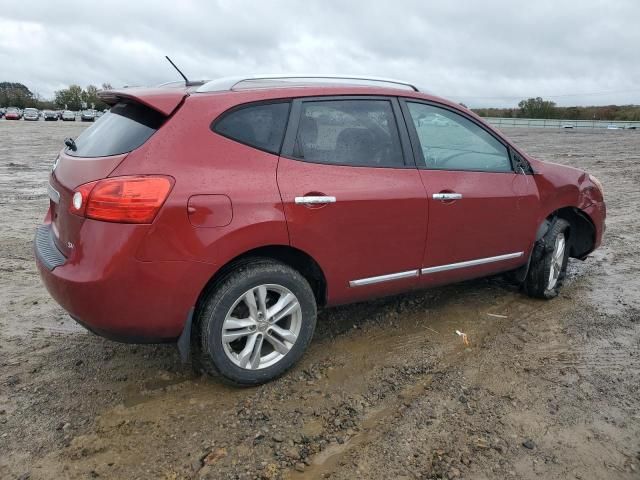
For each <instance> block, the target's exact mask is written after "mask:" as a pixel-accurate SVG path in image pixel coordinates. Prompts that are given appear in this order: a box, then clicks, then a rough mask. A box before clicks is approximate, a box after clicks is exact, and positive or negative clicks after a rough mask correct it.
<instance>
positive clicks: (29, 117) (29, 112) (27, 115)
mask: <svg viewBox="0 0 640 480" xmlns="http://www.w3.org/2000/svg"><path fill="white" fill-rule="evenodd" d="M22 118H24V120H26V121H30V122H37V121H38V120H40V111H39V110H38V109H37V108H25V109H24V112H23V114H22Z"/></svg>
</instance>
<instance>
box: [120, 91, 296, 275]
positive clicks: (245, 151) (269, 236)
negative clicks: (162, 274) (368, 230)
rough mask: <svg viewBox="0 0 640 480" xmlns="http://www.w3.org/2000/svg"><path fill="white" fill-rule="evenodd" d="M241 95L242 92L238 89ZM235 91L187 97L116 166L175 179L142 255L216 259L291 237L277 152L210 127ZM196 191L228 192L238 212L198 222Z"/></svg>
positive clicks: (164, 258)
mask: <svg viewBox="0 0 640 480" xmlns="http://www.w3.org/2000/svg"><path fill="white" fill-rule="evenodd" d="M239 95H242V94H239ZM237 103H238V99H237V98H236V97H235V96H234V95H231V96H230V95H203V96H197V95H196V96H191V97H188V98H187V99H186V100H185V102H184V104H183V105H182V107H181V108H180V109H179V110H178V111H177V112H175V113H174V115H173V116H172V117H171V119H170V120H169V121H168V122H167V123H166V124H165V125H164V126H163V127H162V128H161V129H160V130H159V131H158V132H157V133H156V134H154V135H153V136H152V137H151V139H150V140H149V141H148V142H147V143H146V144H145V145H144V146H143V147H141V148H140V149H138V150H136V151H135V152H132V153H131V154H129V157H128V158H127V160H126V161H125V162H123V163H122V164H120V166H119V167H118V168H117V169H116V170H115V171H114V172H113V173H112V176H117V175H133V174H163V175H171V176H172V177H173V178H174V179H175V186H174V188H173V190H172V192H171V194H170V196H169V198H168V199H167V202H166V203H165V205H164V206H163V208H162V210H161V211H160V213H159V214H158V217H157V218H156V219H155V221H154V223H153V225H152V226H151V227H150V229H149V232H148V234H147V235H146V237H145V238H144V239H143V241H142V242H141V245H140V247H139V249H138V251H137V254H136V256H137V258H138V259H140V260H143V261H181V260H190V261H198V262H206V263H209V264H212V274H213V273H214V272H215V270H217V268H219V267H220V266H221V265H223V264H224V263H226V262H227V261H229V260H230V259H232V258H234V257H236V256H238V255H240V254H242V253H244V252H246V251H247V250H251V249H253V248H257V247H260V246H264V245H288V244H289V237H288V232H287V226H286V221H285V217H284V212H283V208H282V201H281V199H280V194H279V191H278V187H277V183H276V171H277V164H278V156H277V155H272V154H269V153H265V152H262V151H259V150H256V149H254V148H250V147H247V146H245V145H242V144H239V143H237V142H235V141H232V140H229V139H227V138H225V137H222V136H220V135H218V134H216V133H214V132H212V131H211V129H210V125H211V122H212V120H214V119H215V118H216V117H217V116H219V115H220V114H221V113H222V112H224V111H225V110H227V109H228V108H230V107H232V106H234V105H236V104H237ZM193 195H226V196H227V197H228V198H229V199H230V201H231V209H232V220H231V222H230V223H229V224H228V225H225V226H219V227H198V226H194V225H193V224H192V223H191V222H190V221H189V217H188V212H187V206H188V202H189V198H190V197H192V196H193Z"/></svg>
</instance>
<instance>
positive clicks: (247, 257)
mask: <svg viewBox="0 0 640 480" xmlns="http://www.w3.org/2000/svg"><path fill="white" fill-rule="evenodd" d="M256 258H269V259H273V260H277V261H279V262H282V263H284V264H286V265H288V266H290V267H291V268H293V269H295V270H297V271H298V272H300V274H301V275H302V276H303V277H304V278H306V280H307V281H308V282H309V285H310V286H311V289H312V290H313V294H314V296H315V298H316V303H317V304H318V305H319V306H324V305H325V304H326V300H327V281H326V279H325V276H324V273H323V272H322V269H321V268H320V266H319V265H318V263H317V262H316V261H315V260H314V259H313V258H312V257H311V256H310V255H308V254H307V253H305V252H303V251H302V250H298V249H297V248H294V247H290V246H288V245H269V246H265V247H259V248H255V249H253V250H249V251H247V252H245V253H243V254H241V255H238V256H237V257H235V258H234V259H232V260H230V261H229V262H227V263H226V264H225V265H223V266H222V267H221V268H220V269H218V271H217V272H216V273H215V275H213V277H211V279H210V280H209V281H208V282H207V284H206V285H205V287H204V288H203V289H202V292H201V293H200V296H199V297H198V302H197V304H196V310H197V309H198V307H199V306H200V304H201V302H202V300H203V299H204V297H205V296H206V295H207V293H208V292H209V291H210V290H211V289H212V288H214V287H215V284H216V282H217V281H218V280H219V279H220V278H222V277H224V276H225V275H226V274H227V273H229V272H230V271H231V270H233V269H234V268H236V267H237V266H238V265H240V264H242V263H246V262H248V261H251V260H252V259H256Z"/></svg>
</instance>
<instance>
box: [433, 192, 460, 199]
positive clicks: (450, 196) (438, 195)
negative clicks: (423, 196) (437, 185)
mask: <svg viewBox="0 0 640 480" xmlns="http://www.w3.org/2000/svg"><path fill="white" fill-rule="evenodd" d="M461 198H462V194H461V193H434V194H433V199H434V200H460V199H461Z"/></svg>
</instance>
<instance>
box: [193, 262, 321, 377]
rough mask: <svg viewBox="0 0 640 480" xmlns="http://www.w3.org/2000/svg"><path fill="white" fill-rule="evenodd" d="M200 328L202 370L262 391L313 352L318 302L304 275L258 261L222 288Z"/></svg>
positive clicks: (210, 299)
mask: <svg viewBox="0 0 640 480" xmlns="http://www.w3.org/2000/svg"><path fill="white" fill-rule="evenodd" d="M196 322H198V325H197V328H198V331H199V332H200V333H199V338H196V341H197V342H198V348H196V349H195V352H194V353H195V354H196V355H197V356H198V359H197V360H198V361H197V364H198V366H200V367H201V368H202V369H203V370H204V371H205V372H206V373H208V374H210V375H214V376H220V377H222V379H223V380H225V381H227V382H228V383H232V384H234V385H238V386H250V385H259V384H261V383H265V382H268V381H270V380H273V379H275V378H277V377H279V376H280V375H282V374H283V373H284V372H286V371H287V370H288V369H289V368H291V367H292V366H293V365H294V364H295V363H296V362H297V361H298V360H299V359H300V357H301V356H302V354H303V353H304V351H305V350H306V349H307V346H308V345H309V343H310V341H311V338H312V337H313V332H314V330H315V326H316V302H315V297H314V295H313V291H312V289H311V287H310V286H309V283H308V282H307V280H306V279H305V278H304V277H303V276H302V275H301V274H300V273H299V272H298V271H296V270H294V269H292V268H291V267H289V266H287V265H285V264H282V263H279V262H276V261H273V260H269V259H255V260H251V261H248V262H244V263H241V264H239V265H238V266H237V267H236V268H235V269H233V270H231V271H230V272H229V273H227V274H226V275H225V276H224V277H223V278H221V279H220V281H219V282H217V284H216V285H215V287H214V288H213V289H212V290H210V291H209V293H208V294H207V296H206V298H205V300H204V302H203V307H202V308H201V309H200V312H199V314H198V315H197V318H196Z"/></svg>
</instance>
